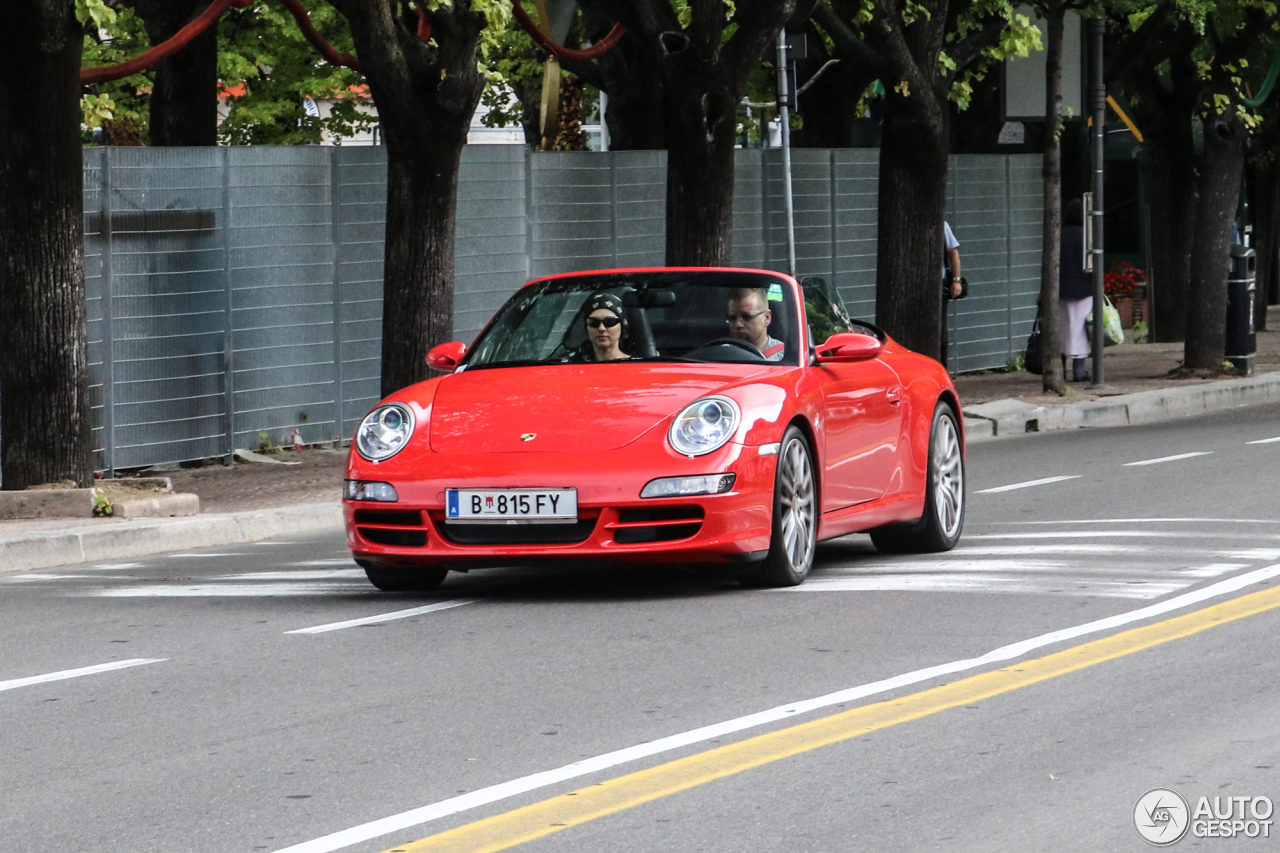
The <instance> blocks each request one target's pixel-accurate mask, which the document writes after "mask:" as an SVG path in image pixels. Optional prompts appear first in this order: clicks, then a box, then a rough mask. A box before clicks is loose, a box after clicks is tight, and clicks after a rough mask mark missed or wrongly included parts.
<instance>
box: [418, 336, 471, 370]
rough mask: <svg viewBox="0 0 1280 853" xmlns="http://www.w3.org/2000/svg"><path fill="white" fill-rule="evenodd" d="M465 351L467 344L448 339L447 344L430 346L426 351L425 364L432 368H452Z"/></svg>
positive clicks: (456, 364) (460, 359)
mask: <svg viewBox="0 0 1280 853" xmlns="http://www.w3.org/2000/svg"><path fill="white" fill-rule="evenodd" d="M466 352H467V345H466V344H464V343H461V342H460V341H450V342H449V343H447V344H440V346H437V347H432V348H431V351H430V352H428V353H427V366H428V367H430V368H431V369H432V370H453V369H454V368H455V367H457V366H458V362H460V361H462V356H463V355H465V354H466Z"/></svg>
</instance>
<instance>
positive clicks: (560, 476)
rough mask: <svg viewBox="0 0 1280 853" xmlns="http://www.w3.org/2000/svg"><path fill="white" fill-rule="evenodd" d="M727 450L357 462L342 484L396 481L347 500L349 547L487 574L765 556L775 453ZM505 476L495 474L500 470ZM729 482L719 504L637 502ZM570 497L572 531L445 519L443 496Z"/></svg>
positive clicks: (371, 558)
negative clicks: (567, 491)
mask: <svg viewBox="0 0 1280 853" xmlns="http://www.w3.org/2000/svg"><path fill="white" fill-rule="evenodd" d="M760 451H761V448H758V447H752V446H744V445H739V444H733V443H731V444H729V445H726V446H725V447H723V448H720V449H719V450H718V451H716V452H714V453H710V454H707V455H706V456H700V457H695V458H692V459H690V458H687V457H682V456H678V455H676V454H675V453H673V452H671V451H670V450H667V449H665V448H663V449H661V450H658V449H655V448H650V449H648V450H647V451H646V450H645V449H641V448H635V447H623V448H620V449H618V450H612V451H595V452H584V453H485V454H462V455H459V454H449V455H446V454H435V453H428V454H414V455H413V461H412V462H410V461H409V460H408V459H405V460H401V459H400V458H399V457H394V458H393V459H391V460H388V461H387V462H384V463H382V464H380V465H373V464H370V463H368V462H366V461H364V460H362V459H359V458H358V457H356V458H353V460H352V462H351V464H349V466H348V473H347V476H348V479H361V480H371V481H377V482H389V483H391V484H392V485H393V486H394V487H395V489H396V492H397V495H398V497H399V500H398V501H396V502H394V503H391V502H374V501H356V500H344V501H343V510H344V515H345V518H346V527H347V544H348V546H349V547H350V548H351V552H352V554H353V556H354V557H355V559H356V560H357V561H359V562H360V563H362V564H365V565H372V566H378V567H405V568H409V567H414V566H423V567H425V566H446V567H449V568H454V569H460V570H465V569H467V568H473V567H476V568H478V567H482V566H503V565H523V564H528V563H554V562H561V561H577V560H587V561H617V562H632V563H643V562H656V563H682V562H723V563H734V562H741V561H744V560H751V559H756V558H758V557H760V556H763V552H765V551H767V549H768V548H769V538H770V522H771V519H772V511H773V480H774V470H775V467H776V463H777V457H776V455H772V454H770V453H769V452H768V451H767V450H766V451H765V454H762V453H761V452H760ZM495 472H501V473H495ZM722 473H733V474H735V475H736V479H735V481H734V485H733V488H732V489H731V490H730V491H728V492H725V493H723V494H718V495H698V496H689V497H671V498H648V499H646V498H641V497H640V492H641V490H642V489H643V488H644V486H645V484H647V483H648V482H650V481H651V480H654V479H658V478H664V477H680V476H694V475H703V474H722ZM452 488H460V489H511V488H545V489H553V488H574V489H576V490H577V494H578V522H577V523H576V524H563V523H561V524H553V523H545V522H543V523H524V522H522V523H510V522H487V523H475V522H471V523H465V522H463V523H460V522H458V521H446V520H445V490H446V489H452Z"/></svg>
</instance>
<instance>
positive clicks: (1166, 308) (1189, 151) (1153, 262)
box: [1132, 56, 1200, 341]
mask: <svg viewBox="0 0 1280 853" xmlns="http://www.w3.org/2000/svg"><path fill="white" fill-rule="evenodd" d="M1171 77H1172V80H1173V90H1172V91H1168V90H1166V89H1165V87H1164V85H1163V84H1162V83H1161V81H1160V77H1159V75H1158V74H1156V73H1155V72H1154V71H1150V72H1149V73H1147V74H1144V75H1143V76H1142V78H1140V84H1139V86H1138V91H1137V97H1136V98H1134V99H1133V100H1132V104H1133V109H1134V113H1135V116H1136V118H1137V120H1138V124H1139V126H1140V127H1142V129H1143V132H1144V134H1145V136H1146V146H1147V152H1148V155H1149V156H1150V158H1151V246H1150V266H1151V269H1150V270H1149V272H1150V277H1149V279H1148V288H1149V289H1150V293H1151V299H1152V301H1153V302H1154V308H1155V311H1154V316H1153V318H1152V320H1153V322H1152V327H1151V340H1153V341H1180V340H1182V339H1183V334H1184V333H1185V331H1186V328H1187V288H1188V282H1189V281H1190V279H1191V252H1190V251H1189V250H1188V247H1189V246H1191V241H1192V239H1193V230H1194V226H1195V216H1196V178H1195V174H1196V164H1195V143H1194V140H1193V138H1192V134H1191V121H1192V110H1193V107H1194V103H1195V94H1196V92H1197V91H1198V90H1199V88H1200V83H1199V80H1198V76H1197V74H1196V70H1195V64H1194V63H1193V62H1192V60H1191V59H1190V57H1189V56H1175V57H1174V58H1173V59H1172V60H1171Z"/></svg>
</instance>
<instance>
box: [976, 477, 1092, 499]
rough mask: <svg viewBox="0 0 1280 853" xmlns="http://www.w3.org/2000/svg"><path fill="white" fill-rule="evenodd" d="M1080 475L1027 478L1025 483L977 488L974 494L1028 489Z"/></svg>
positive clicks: (1075, 478)
mask: <svg viewBox="0 0 1280 853" xmlns="http://www.w3.org/2000/svg"><path fill="white" fill-rule="evenodd" d="M1081 476H1082V475H1080V474H1067V475H1065V476H1062V477H1045V478H1044V479H1043V480H1028V481H1027V482H1025V483H1014V484H1012V485H1010V486H997V487H995V488H994V489H979V490H978V491H977V492H975V493H974V494H978V495H989V494H992V493H993V492H1012V491H1014V490H1015V489H1029V488H1031V487H1032V486H1043V485H1046V484H1048V483H1061V482H1062V481H1063V480H1078V479H1079V478H1080V477H1081Z"/></svg>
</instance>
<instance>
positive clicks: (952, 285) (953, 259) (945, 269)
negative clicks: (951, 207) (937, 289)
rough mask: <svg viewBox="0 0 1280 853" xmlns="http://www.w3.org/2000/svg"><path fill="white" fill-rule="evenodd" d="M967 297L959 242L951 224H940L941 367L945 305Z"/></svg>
mask: <svg viewBox="0 0 1280 853" xmlns="http://www.w3.org/2000/svg"><path fill="white" fill-rule="evenodd" d="M968 295H969V282H967V281H965V280H964V277H963V276H961V275H960V241H959V240H957V239H956V235H955V234H954V233H953V232H952V231H951V223H949V222H947V221H946V220H943V222H942V357H941V358H940V359H938V360H939V361H940V362H942V366H943V367H946V366H947V348H948V340H947V337H948V331H949V326H950V323H949V322H948V316H947V315H948V311H947V303H948V302H950V301H951V300H953V299H964V298H965V297H966V296H968Z"/></svg>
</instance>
